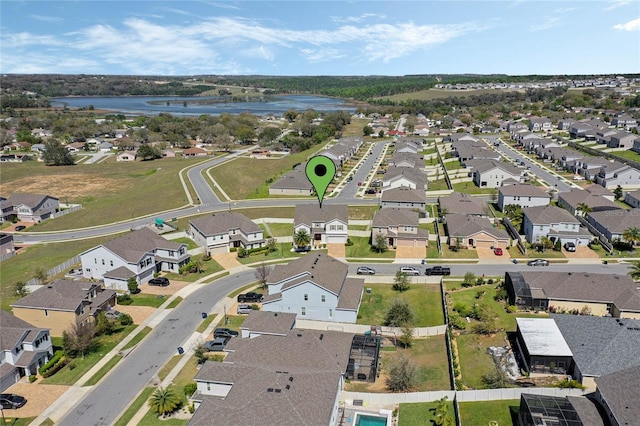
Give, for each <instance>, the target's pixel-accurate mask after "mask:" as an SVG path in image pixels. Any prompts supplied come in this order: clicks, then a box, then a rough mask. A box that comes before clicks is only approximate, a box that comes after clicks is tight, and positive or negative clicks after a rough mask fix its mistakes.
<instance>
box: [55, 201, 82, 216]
mask: <svg viewBox="0 0 640 426" xmlns="http://www.w3.org/2000/svg"><path fill="white" fill-rule="evenodd" d="M78 210H82V204H71V205H69V207H68V208H66V209H64V210H60V211H58V212H55V213H53V214H52V215H51V216H52V217H53V218H54V219H55V218H57V217H62V216H64V215H66V214H69V213H73V212H75V211H78Z"/></svg>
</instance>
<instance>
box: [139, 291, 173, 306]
mask: <svg viewBox="0 0 640 426" xmlns="http://www.w3.org/2000/svg"><path fill="white" fill-rule="evenodd" d="M131 300H133V303H131V305H133V306H151V307H152V308H157V307H159V306H160V305H162V304H163V303H164V302H165V300H167V298H166V296H163V295H160V294H145V293H138V294H132V295H131Z"/></svg>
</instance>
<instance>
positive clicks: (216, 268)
mask: <svg viewBox="0 0 640 426" xmlns="http://www.w3.org/2000/svg"><path fill="white" fill-rule="evenodd" d="M202 257H203V256H202V255H201V254H198V255H195V256H191V260H192V261H200V262H201V263H202V272H200V273H197V274H196V273H189V274H185V275H180V274H178V273H174V272H170V273H168V274H166V275H165V277H167V278H169V280H176V281H188V282H194V281H198V280H199V279H200V278H204V277H206V276H207V275H211V274H215V273H216V272H220V271H224V268H223V267H222V265H220V264H219V263H218V262H216V261H215V260H214V259H209V260H202Z"/></svg>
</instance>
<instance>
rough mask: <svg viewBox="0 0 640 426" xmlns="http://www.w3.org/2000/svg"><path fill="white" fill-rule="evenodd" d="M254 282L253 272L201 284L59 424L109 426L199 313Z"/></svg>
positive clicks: (193, 326) (194, 324)
mask: <svg viewBox="0 0 640 426" xmlns="http://www.w3.org/2000/svg"><path fill="white" fill-rule="evenodd" d="M252 280H254V273H253V271H245V272H241V273H239V274H235V275H231V276H228V277H224V278H221V279H219V280H216V281H215V282H214V283H211V284H203V285H202V288H200V289H198V290H196V291H195V292H193V293H191V294H190V295H189V296H188V297H186V298H185V299H184V300H183V301H182V302H180V304H179V305H178V306H177V307H176V308H174V309H173V310H172V311H171V313H169V315H168V316H167V317H166V318H165V319H164V320H163V321H162V322H160V324H158V325H157V326H156V327H155V328H154V329H153V331H152V332H151V333H149V335H148V336H147V337H145V338H144V340H142V342H141V343H140V344H139V345H138V347H137V348H136V349H135V350H134V351H133V352H131V353H130V354H129V355H128V356H127V357H126V358H124V359H123V360H122V361H120V362H119V363H118V364H117V365H116V367H115V368H114V369H113V370H112V371H111V372H110V373H109V375H108V376H107V377H106V378H105V379H104V380H103V381H102V382H101V383H100V384H98V385H97V386H95V388H94V389H93V390H92V391H91V392H89V393H88V394H87V395H86V397H85V398H83V399H82V400H81V401H79V402H78V404H77V405H76V406H75V407H74V408H73V410H72V411H70V412H69V413H68V414H67V415H66V416H65V417H64V418H63V420H62V421H61V422H60V425H68V426H77V425H109V424H111V423H113V422H114V421H115V420H116V419H117V417H118V415H119V414H120V413H121V412H122V410H124V408H125V407H126V406H127V405H128V404H129V403H131V401H133V400H134V398H135V397H136V395H137V394H138V392H139V391H140V390H141V389H142V388H143V387H144V386H145V385H147V383H149V381H150V380H151V379H152V378H153V376H154V375H155V374H156V373H157V371H158V370H159V369H160V367H162V365H163V364H165V363H166V362H167V361H168V360H169V359H170V358H171V357H172V356H173V355H176V354H177V348H178V347H179V346H181V345H183V343H184V342H185V340H186V339H187V338H189V337H190V336H191V334H192V333H193V332H194V330H195V329H196V328H197V327H198V325H199V324H200V323H201V322H202V316H201V313H202V312H209V311H210V310H211V309H212V308H213V306H214V305H215V304H216V303H217V302H218V301H219V300H221V299H222V298H223V297H225V296H226V295H227V294H228V293H230V292H231V291H233V290H235V289H237V288H239V287H241V286H243V285H245V284H247V283H248V282H250V281H252Z"/></svg>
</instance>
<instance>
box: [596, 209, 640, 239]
mask: <svg viewBox="0 0 640 426" xmlns="http://www.w3.org/2000/svg"><path fill="white" fill-rule="evenodd" d="M587 221H588V222H589V223H590V224H591V225H593V226H594V227H595V228H596V229H597V230H598V231H599V232H600V233H601V234H602V235H604V236H605V237H606V238H607V240H609V241H610V242H613V241H616V240H623V239H624V238H623V237H622V235H623V234H624V231H626V230H627V229H629V228H640V210H639V209H631V210H625V209H618V210H609V211H598V212H591V213H589V215H588V216H587Z"/></svg>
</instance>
